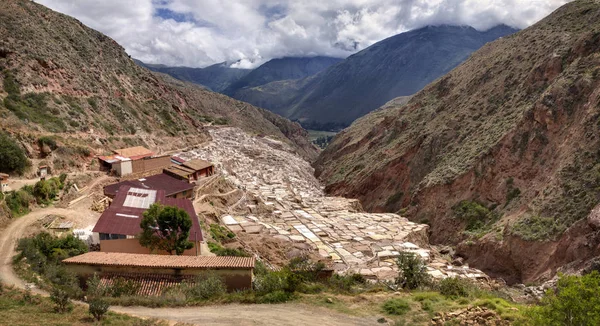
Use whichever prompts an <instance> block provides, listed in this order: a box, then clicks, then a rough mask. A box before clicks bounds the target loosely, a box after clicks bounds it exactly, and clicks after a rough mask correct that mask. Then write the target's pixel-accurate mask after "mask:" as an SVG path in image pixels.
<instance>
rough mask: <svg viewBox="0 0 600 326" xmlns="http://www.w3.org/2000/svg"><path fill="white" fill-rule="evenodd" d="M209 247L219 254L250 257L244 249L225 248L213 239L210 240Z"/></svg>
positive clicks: (211, 250)
mask: <svg viewBox="0 0 600 326" xmlns="http://www.w3.org/2000/svg"><path fill="white" fill-rule="evenodd" d="M208 249H209V250H210V252H212V253H213V254H215V255H217V256H233V257H250V254H248V253H247V252H245V251H244V250H243V249H236V248H225V247H223V246H221V245H220V244H218V243H216V242H212V241H208Z"/></svg>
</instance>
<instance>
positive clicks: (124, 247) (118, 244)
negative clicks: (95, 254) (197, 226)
mask: <svg viewBox="0 0 600 326" xmlns="http://www.w3.org/2000/svg"><path fill="white" fill-rule="evenodd" d="M200 236H201V235H200V234H199V235H198V237H200ZM196 248H198V252H197V253H196ZM100 251H102V252H124V253H129V254H157V255H168V254H169V253H168V252H166V251H157V252H150V249H148V248H146V247H144V246H142V245H140V242H139V240H138V239H115V240H100ZM203 254H208V253H205V252H203V251H202V241H198V242H195V243H194V247H193V248H192V249H188V250H186V251H184V252H183V255H184V256H202V255H203Z"/></svg>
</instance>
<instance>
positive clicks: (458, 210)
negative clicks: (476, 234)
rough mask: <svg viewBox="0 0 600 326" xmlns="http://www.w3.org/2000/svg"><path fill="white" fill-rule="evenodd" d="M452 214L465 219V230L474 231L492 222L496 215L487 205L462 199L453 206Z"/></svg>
mask: <svg viewBox="0 0 600 326" xmlns="http://www.w3.org/2000/svg"><path fill="white" fill-rule="evenodd" d="M452 210H453V211H454V216H456V217H457V218H459V219H461V220H463V221H465V223H466V226H465V229H466V230H467V231H475V230H478V229H481V228H483V227H484V226H485V225H486V224H488V223H490V222H494V221H495V220H496V219H497V217H498V216H497V215H496V214H495V213H493V212H491V211H490V210H489V209H488V208H487V207H485V206H483V205H482V204H480V203H478V202H475V201H468V200H463V201H461V202H460V203H458V204H457V205H455V206H454V207H452Z"/></svg>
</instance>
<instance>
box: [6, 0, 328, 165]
mask: <svg viewBox="0 0 600 326" xmlns="http://www.w3.org/2000/svg"><path fill="white" fill-rule="evenodd" d="M0 86H1V88H0V99H2V101H0V116H1V117H2V118H1V119H0V127H1V128H2V129H5V130H7V131H8V132H10V133H12V134H15V135H17V136H18V138H19V139H20V140H22V142H23V143H25V145H26V143H27V142H29V143H34V142H35V141H34V140H35V139H36V138H37V137H39V136H40V135H48V134H51V135H55V136H59V137H61V139H62V141H63V142H65V143H66V142H73V143H78V144H80V145H82V146H90V147H93V148H95V149H96V150H97V151H102V149H106V148H111V147H116V146H126V145H130V144H133V143H135V144H143V145H146V146H149V147H152V148H155V149H159V150H170V149H173V148H180V147H183V146H189V145H193V144H197V143H199V142H202V141H203V139H206V138H207V137H208V134H207V133H206V132H205V131H204V128H203V126H204V125H206V124H213V125H215V124H217V125H219V124H221V125H232V126H238V127H241V128H243V129H244V130H246V131H248V132H251V133H254V134H263V135H271V136H274V137H276V138H280V139H281V140H284V141H286V142H289V143H291V144H293V145H294V146H295V148H296V149H297V150H298V152H299V153H301V154H303V155H304V156H305V157H307V158H311V157H314V156H315V155H316V150H315V149H314V148H313V147H312V146H311V145H310V143H309V142H308V140H306V139H305V136H306V132H305V131H304V130H303V129H302V128H301V127H300V126H299V125H298V124H295V123H292V122H290V121H289V120H285V119H282V118H280V117H275V116H273V114H272V113H270V112H267V111H264V110H262V109H259V108H256V107H254V106H252V105H249V104H247V103H244V102H240V101H237V100H234V99H231V98H229V97H227V96H224V95H221V94H217V93H213V92H210V91H207V90H204V89H201V88H200V87H198V86H195V85H191V84H187V83H184V82H181V81H178V80H175V79H173V78H171V77H168V76H166V75H161V74H155V73H152V72H150V71H148V70H146V69H144V68H141V67H139V66H138V65H136V64H135V63H134V61H133V60H132V59H131V58H130V57H129V56H128V55H127V54H126V53H125V51H124V50H123V48H122V47H121V46H120V45H118V44H117V43H116V42H115V41H114V40H112V39H110V38H109V37H107V36H105V35H103V34H101V33H99V32H97V31H95V30H92V29H90V28H87V27H86V26H84V25H83V24H81V23H80V22H79V21H77V20H75V19H73V18H71V17H68V16H65V15H62V14H60V13H56V12H54V11H52V10H50V9H48V8H46V7H43V6H41V5H38V4H35V3H34V2H31V1H4V2H3V5H2V7H0ZM288 136H289V138H288Z"/></svg>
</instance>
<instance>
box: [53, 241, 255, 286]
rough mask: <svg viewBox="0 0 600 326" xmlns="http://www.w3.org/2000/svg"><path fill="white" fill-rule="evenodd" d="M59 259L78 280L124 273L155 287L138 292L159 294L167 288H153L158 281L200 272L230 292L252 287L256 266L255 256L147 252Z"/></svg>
mask: <svg viewBox="0 0 600 326" xmlns="http://www.w3.org/2000/svg"><path fill="white" fill-rule="evenodd" d="M62 262H63V263H64V264H65V266H66V268H67V269H68V270H70V271H71V272H73V273H74V274H75V275H77V276H78V277H79V279H80V283H81V284H85V283H86V280H87V279H88V278H90V277H93V276H94V274H96V275H99V277H100V278H101V279H110V278H112V277H113V276H117V277H123V278H126V279H131V280H133V281H137V282H139V283H142V284H147V286H144V287H142V288H155V290H154V291H151V293H140V294H146V295H160V293H161V292H162V290H164V289H165V288H166V287H163V289H160V288H158V289H156V287H157V286H160V285H161V284H160V283H167V284H168V285H170V286H172V285H174V284H175V283H177V280H178V281H179V282H181V281H182V280H185V279H191V280H193V279H195V278H196V277H198V276H202V275H217V276H219V277H221V279H223V282H224V283H225V286H226V287H227V290H228V291H230V292H233V291H242V290H248V289H251V288H252V280H253V278H254V266H255V258H254V257H228V256H220V257H215V256H177V255H148V254H131V253H117V252H98V251H94V252H88V253H85V254H82V255H79V256H74V257H71V258H67V259H65V260H63V261H62ZM156 281H158V282H156ZM160 281H162V282H160Z"/></svg>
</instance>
